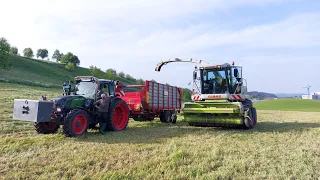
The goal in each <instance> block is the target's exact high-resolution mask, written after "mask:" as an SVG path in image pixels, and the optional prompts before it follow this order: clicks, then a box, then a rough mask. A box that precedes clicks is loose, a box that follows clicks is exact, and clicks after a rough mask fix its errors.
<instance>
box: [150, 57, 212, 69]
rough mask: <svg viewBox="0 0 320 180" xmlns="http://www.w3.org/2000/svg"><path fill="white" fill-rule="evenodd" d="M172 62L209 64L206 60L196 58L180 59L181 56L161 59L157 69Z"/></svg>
mask: <svg viewBox="0 0 320 180" xmlns="http://www.w3.org/2000/svg"><path fill="white" fill-rule="evenodd" d="M171 62H190V63H198V64H203V65H209V64H208V63H206V62H204V61H203V60H195V59H192V58H191V59H180V58H174V59H168V60H164V61H161V62H160V63H159V64H157V66H156V68H155V71H160V70H161V67H162V66H163V65H165V64H168V63H171Z"/></svg>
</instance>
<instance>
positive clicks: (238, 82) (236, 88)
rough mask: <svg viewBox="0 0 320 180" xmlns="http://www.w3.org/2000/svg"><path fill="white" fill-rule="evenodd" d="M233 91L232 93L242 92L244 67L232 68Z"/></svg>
mask: <svg viewBox="0 0 320 180" xmlns="http://www.w3.org/2000/svg"><path fill="white" fill-rule="evenodd" d="M232 75H233V76H232V92H231V94H240V93H241V91H242V89H241V87H242V69H241V67H235V68H232Z"/></svg>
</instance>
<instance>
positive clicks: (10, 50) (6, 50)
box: [0, 37, 80, 70]
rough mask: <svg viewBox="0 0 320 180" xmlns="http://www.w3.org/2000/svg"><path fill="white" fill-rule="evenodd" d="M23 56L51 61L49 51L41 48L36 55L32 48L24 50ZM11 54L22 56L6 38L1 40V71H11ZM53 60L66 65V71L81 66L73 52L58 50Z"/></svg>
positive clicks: (54, 53)
mask: <svg viewBox="0 0 320 180" xmlns="http://www.w3.org/2000/svg"><path fill="white" fill-rule="evenodd" d="M22 53H23V56H24V57H26V58H34V56H35V55H36V57H37V58H41V59H42V60H43V59H44V58H47V59H48V60H49V58H48V57H49V51H48V50H47V49H46V48H43V49H42V48H39V49H37V51H36V54H35V53H34V52H33V50H32V48H30V47H27V48H24V49H23V51H22ZM9 54H12V55H17V56H21V55H20V53H19V50H18V48H17V47H16V46H11V45H10V43H9V42H8V40H7V39H6V38H4V37H1V38H0V69H5V70H9V69H10V67H11V61H10V58H9ZM52 59H55V60H56V62H60V63H63V64H65V65H66V66H65V67H66V69H69V70H73V69H75V68H76V67H77V66H79V65H80V60H79V58H78V56H76V55H74V54H73V53H71V52H67V53H66V54H63V53H61V52H60V51H59V50H58V49H56V50H55V51H54V52H53V55H52Z"/></svg>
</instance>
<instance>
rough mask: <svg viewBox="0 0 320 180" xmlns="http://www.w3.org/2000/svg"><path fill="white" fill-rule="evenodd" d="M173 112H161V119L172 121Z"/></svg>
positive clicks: (165, 121)
mask: <svg viewBox="0 0 320 180" xmlns="http://www.w3.org/2000/svg"><path fill="white" fill-rule="evenodd" d="M171 115H172V114H171V112H170V111H164V112H161V113H160V121H161V122H163V123H169V122H170V121H171Z"/></svg>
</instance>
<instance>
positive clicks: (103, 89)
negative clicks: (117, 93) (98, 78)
mask: <svg viewBox="0 0 320 180" xmlns="http://www.w3.org/2000/svg"><path fill="white" fill-rule="evenodd" d="M99 90H100V91H101V94H106V95H107V96H109V94H110V93H109V88H108V84H106V83H103V84H100V89H99Z"/></svg>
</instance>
